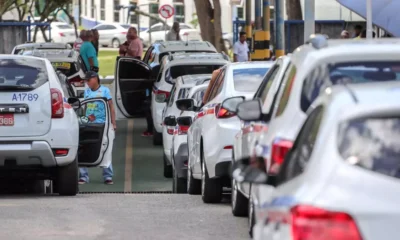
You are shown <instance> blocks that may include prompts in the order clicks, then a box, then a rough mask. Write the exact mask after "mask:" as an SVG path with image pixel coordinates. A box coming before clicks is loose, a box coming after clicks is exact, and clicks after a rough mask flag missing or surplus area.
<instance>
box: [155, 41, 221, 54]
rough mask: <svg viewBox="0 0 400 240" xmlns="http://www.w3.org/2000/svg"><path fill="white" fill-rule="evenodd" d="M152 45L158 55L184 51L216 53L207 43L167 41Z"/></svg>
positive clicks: (212, 46)
mask: <svg viewBox="0 0 400 240" xmlns="http://www.w3.org/2000/svg"><path fill="white" fill-rule="evenodd" d="M153 45H157V47H158V50H159V51H160V53H163V52H184V51H199V52H201V51H204V52H217V49H215V47H214V45H212V44H211V43H210V42H207V41H186V42H185V41H167V42H157V43H154V44H153Z"/></svg>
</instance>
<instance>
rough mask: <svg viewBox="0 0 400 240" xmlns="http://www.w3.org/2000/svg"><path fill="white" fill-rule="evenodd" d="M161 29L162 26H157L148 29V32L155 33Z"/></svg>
mask: <svg viewBox="0 0 400 240" xmlns="http://www.w3.org/2000/svg"><path fill="white" fill-rule="evenodd" d="M161 29H162V25H158V26H155V27H152V28H150V31H151V32H157V31H161Z"/></svg>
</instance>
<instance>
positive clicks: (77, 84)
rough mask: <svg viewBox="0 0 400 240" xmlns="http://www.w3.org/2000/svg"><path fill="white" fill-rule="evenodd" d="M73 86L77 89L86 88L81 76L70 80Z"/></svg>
mask: <svg viewBox="0 0 400 240" xmlns="http://www.w3.org/2000/svg"><path fill="white" fill-rule="evenodd" d="M68 81H69V82H70V83H71V84H72V85H74V86H75V87H84V86H85V82H84V81H83V79H82V78H81V77H79V76H76V77H73V78H71V79H69V80H68Z"/></svg>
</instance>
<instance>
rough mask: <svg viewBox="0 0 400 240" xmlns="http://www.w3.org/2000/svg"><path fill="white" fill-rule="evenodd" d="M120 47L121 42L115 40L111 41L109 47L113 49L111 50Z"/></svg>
mask: <svg viewBox="0 0 400 240" xmlns="http://www.w3.org/2000/svg"><path fill="white" fill-rule="evenodd" d="M120 45H121V42H120V41H119V40H118V39H117V38H114V39H113V40H112V41H111V47H113V48H119V46H120Z"/></svg>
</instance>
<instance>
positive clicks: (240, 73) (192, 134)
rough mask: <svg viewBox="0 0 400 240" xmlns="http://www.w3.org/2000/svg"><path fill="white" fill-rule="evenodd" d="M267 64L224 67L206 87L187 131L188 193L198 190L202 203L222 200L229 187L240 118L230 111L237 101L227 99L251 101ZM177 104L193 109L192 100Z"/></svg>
mask: <svg viewBox="0 0 400 240" xmlns="http://www.w3.org/2000/svg"><path fill="white" fill-rule="evenodd" d="M268 64H269V63H266V62H247V63H230V64H227V65H226V66H224V67H223V68H221V70H220V73H219V75H218V77H217V78H216V79H215V80H211V81H212V82H210V85H209V86H208V89H207V92H209V94H207V93H206V94H205V96H204V98H205V99H203V103H202V107H201V108H200V109H199V111H198V112H197V114H196V116H195V118H194V120H193V123H192V125H191V126H190V128H189V131H188V151H189V159H188V168H189V169H190V170H188V174H189V175H188V176H187V178H188V182H189V186H188V192H189V194H197V193H199V190H201V194H202V199H203V201H204V202H205V203H212V202H219V201H221V198H222V188H223V187H224V186H230V174H229V168H230V164H231V161H232V147H233V146H232V145H233V141H234V140H233V139H234V136H235V135H236V134H237V132H238V131H239V129H240V121H239V119H238V118H237V117H235V114H231V112H230V110H229V109H230V108H234V105H235V104H237V103H238V102H237V101H235V102H231V101H230V100H231V99H232V97H235V96H240V101H242V99H250V98H251V97H252V96H253V95H254V92H255V91H256V90H257V88H258V86H259V85H260V83H261V81H262V79H263V78H264V75H265V74H266V72H267V71H268ZM180 101H181V103H180V104H181V106H182V107H184V108H185V109H193V110H195V108H194V107H193V106H194V104H195V103H194V100H193V99H185V101H184V100H180ZM185 104H186V105H185ZM200 181H201V185H200V184H199V183H200ZM200 186H201V189H198V187H200ZM192 187H193V188H192Z"/></svg>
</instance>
